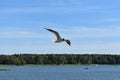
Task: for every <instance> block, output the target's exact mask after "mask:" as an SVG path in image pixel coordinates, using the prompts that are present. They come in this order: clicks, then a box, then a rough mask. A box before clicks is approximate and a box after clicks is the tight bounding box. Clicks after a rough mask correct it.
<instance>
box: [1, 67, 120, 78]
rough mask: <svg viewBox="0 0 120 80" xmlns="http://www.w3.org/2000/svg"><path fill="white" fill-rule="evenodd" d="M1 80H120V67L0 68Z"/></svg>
mask: <svg viewBox="0 0 120 80" xmlns="http://www.w3.org/2000/svg"><path fill="white" fill-rule="evenodd" d="M0 68H10V69H11V71H0V80H120V66H112V65H100V66H0Z"/></svg>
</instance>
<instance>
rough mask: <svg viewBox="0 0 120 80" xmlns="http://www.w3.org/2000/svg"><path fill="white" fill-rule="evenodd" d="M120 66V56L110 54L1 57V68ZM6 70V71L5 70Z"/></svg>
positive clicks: (15, 55)
mask: <svg viewBox="0 0 120 80" xmlns="http://www.w3.org/2000/svg"><path fill="white" fill-rule="evenodd" d="M96 64H98V65H120V55H110V54H13V55H0V66H2V65H4V66H5V65H7V66H8V65H10V66H12V65H17V66H26V65H28V66H34V65H36V66H37V65H38V66H39V65H41V66H47V65H48V66H49V65H96ZM3 70H4V69H3Z"/></svg>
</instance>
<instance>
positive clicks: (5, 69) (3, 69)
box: [0, 68, 11, 71]
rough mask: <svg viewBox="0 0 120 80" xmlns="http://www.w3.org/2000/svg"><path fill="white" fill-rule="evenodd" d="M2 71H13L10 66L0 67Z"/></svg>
mask: <svg viewBox="0 0 120 80" xmlns="http://www.w3.org/2000/svg"><path fill="white" fill-rule="evenodd" d="M0 71H11V69H9V68H0Z"/></svg>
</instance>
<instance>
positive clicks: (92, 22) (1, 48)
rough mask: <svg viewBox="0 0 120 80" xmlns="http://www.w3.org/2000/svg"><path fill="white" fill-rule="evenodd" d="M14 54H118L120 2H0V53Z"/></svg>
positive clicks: (108, 0) (44, 0) (89, 0)
mask: <svg viewBox="0 0 120 80" xmlns="http://www.w3.org/2000/svg"><path fill="white" fill-rule="evenodd" d="M44 27H47V28H51V29H54V30H57V31H58V32H60V33H61V36H62V37H65V38H68V39H70V40H71V43H72V44H71V45H72V46H68V45H67V44H66V43H65V42H63V43H59V44H55V43H53V40H55V39H56V37H55V36H54V35H53V34H52V33H50V32H48V31H46V30H45V29H44ZM15 53H16V54H19V53H21V54H22V53H32V54H46V53H61V54H63V53H69V54H71V53H73V54H86V53H87V54H120V0H102V1H101V0H1V1H0V54H15Z"/></svg>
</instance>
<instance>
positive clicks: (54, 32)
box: [44, 28, 71, 46]
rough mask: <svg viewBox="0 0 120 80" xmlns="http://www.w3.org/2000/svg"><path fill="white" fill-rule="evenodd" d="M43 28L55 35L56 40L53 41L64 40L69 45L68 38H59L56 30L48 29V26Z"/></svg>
mask: <svg viewBox="0 0 120 80" xmlns="http://www.w3.org/2000/svg"><path fill="white" fill-rule="evenodd" d="M44 29H46V30H48V31H50V32H52V33H53V34H54V35H55V36H56V37H57V40H55V41H54V42H55V43H59V42H63V41H65V42H66V43H67V44H68V45H69V46H71V42H70V40H68V39H64V38H61V36H60V34H59V33H58V32H57V31H55V30H52V29H48V28H44Z"/></svg>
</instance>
